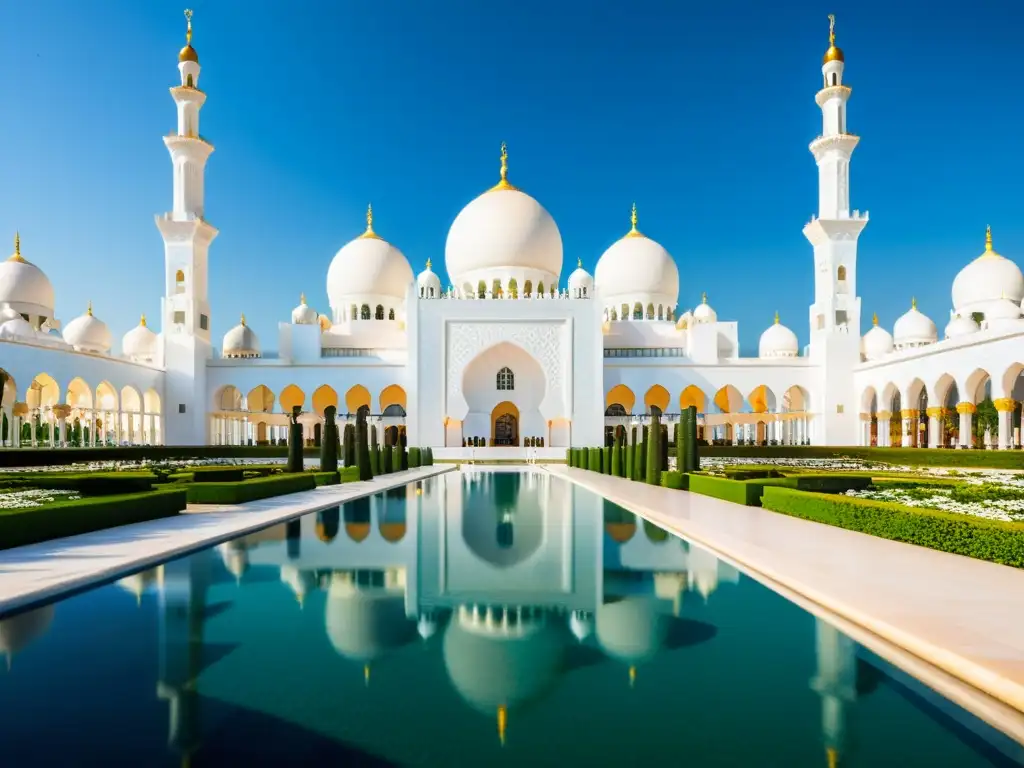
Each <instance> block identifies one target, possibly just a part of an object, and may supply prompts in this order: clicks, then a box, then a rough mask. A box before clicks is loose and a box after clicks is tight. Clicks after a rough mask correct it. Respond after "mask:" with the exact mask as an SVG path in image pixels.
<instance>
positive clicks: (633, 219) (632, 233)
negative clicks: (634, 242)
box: [626, 203, 644, 237]
mask: <svg viewBox="0 0 1024 768" xmlns="http://www.w3.org/2000/svg"><path fill="white" fill-rule="evenodd" d="M637 221H638V219H637V215H636V203H633V210H632V211H631V212H630V214H629V223H630V229H629V232H627V233H626V237H643V236H644V235H643V233H642V232H641V231H640V230H639V229H637V228H636V224H637Z"/></svg>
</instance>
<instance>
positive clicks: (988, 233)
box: [985, 227, 992, 253]
mask: <svg viewBox="0 0 1024 768" xmlns="http://www.w3.org/2000/svg"><path fill="white" fill-rule="evenodd" d="M985 251H986V252H987V253H991V252H992V227H985Z"/></svg>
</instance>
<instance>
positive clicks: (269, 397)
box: [245, 384, 274, 413]
mask: <svg viewBox="0 0 1024 768" xmlns="http://www.w3.org/2000/svg"><path fill="white" fill-rule="evenodd" d="M245 400H246V403H247V404H248V406H249V411H250V413H270V412H271V411H273V410H274V393H273V392H271V391H270V387H268V386H267V385H266V384H257V385H256V386H255V387H253V388H252V389H251V390H249V394H248V395H246V397H245Z"/></svg>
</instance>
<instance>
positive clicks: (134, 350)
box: [121, 315, 158, 362]
mask: <svg viewBox="0 0 1024 768" xmlns="http://www.w3.org/2000/svg"><path fill="white" fill-rule="evenodd" d="M157 338H158V337H157V335H156V334H155V333H153V331H151V330H150V329H149V327H148V326H147V325H146V316H145V315H143V316H142V318H141V319H140V320H139V324H138V325H137V326H135V327H134V328H132V329H131V330H130V331H128V333H126V334H125V335H124V337H123V338H122V339H121V352H122V353H123V354H125V355H127V356H128V357H130V358H132V359H133V360H141V361H143V362H152V361H153V359H154V358H155V357H156V352H157Z"/></svg>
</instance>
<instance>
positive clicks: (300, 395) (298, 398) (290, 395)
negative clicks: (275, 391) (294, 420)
mask: <svg viewBox="0 0 1024 768" xmlns="http://www.w3.org/2000/svg"><path fill="white" fill-rule="evenodd" d="M280 400H281V412H282V413H291V412H292V408H294V407H295V406H296V405H297V406H299V408H303V407H305V405H306V393H305V392H303V391H302V390H301V389H299V388H298V387H297V386H295V385H294V384H289V385H288V386H287V387H285V388H284V389H282V390H281V398H280Z"/></svg>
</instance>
